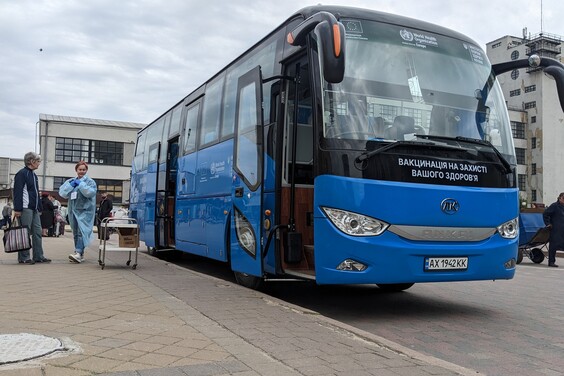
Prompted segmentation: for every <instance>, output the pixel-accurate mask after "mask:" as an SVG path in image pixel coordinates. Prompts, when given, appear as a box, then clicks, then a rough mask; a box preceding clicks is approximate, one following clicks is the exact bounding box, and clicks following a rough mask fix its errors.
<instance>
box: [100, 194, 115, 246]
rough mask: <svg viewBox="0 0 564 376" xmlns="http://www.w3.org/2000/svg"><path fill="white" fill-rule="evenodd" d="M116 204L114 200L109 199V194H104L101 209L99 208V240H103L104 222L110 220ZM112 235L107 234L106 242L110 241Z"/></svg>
mask: <svg viewBox="0 0 564 376" xmlns="http://www.w3.org/2000/svg"><path fill="white" fill-rule="evenodd" d="M113 208H114V204H113V203H112V200H111V199H110V198H109V197H108V193H106V192H102V201H100V207H99V208H98V218H97V220H98V239H102V231H103V229H102V226H101V224H102V220H103V219H104V218H108V217H110V216H111V215H112V209H113ZM109 237H110V234H106V240H108V239H109Z"/></svg>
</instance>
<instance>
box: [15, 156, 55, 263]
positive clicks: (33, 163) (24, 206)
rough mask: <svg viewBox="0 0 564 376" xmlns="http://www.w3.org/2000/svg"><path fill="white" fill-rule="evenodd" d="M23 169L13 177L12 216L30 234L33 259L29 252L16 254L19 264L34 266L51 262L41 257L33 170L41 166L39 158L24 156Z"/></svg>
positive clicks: (38, 215)
mask: <svg viewBox="0 0 564 376" xmlns="http://www.w3.org/2000/svg"><path fill="white" fill-rule="evenodd" d="M24 164H25V167H24V168H22V169H21V170H19V171H18V172H17V173H16V176H15V177H14V191H13V194H14V216H15V217H16V218H19V219H20V225H22V226H27V227H28V228H29V230H30V233H31V244H32V249H33V257H32V258H30V257H29V256H30V255H29V251H22V252H18V262H19V263H20V264H35V263H36V262H51V260H50V259H48V258H46V257H45V256H43V239H42V238H41V211H42V210H43V207H42V206H41V199H40V197H39V182H38V180H37V175H35V172H34V171H35V170H37V169H38V168H39V165H40V164H41V156H40V155H39V154H37V153H34V152H32V151H30V152H29V153H26V154H25V155H24Z"/></svg>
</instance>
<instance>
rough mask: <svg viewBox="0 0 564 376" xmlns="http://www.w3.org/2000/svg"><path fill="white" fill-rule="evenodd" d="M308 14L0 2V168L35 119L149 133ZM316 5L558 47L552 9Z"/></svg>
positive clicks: (562, 7)
mask: <svg viewBox="0 0 564 376" xmlns="http://www.w3.org/2000/svg"><path fill="white" fill-rule="evenodd" d="M317 3H319V1H318V2H306V1H303V0H302V1H297V0H276V1H253V0H208V1H202V0H161V1H159V0H119V1H118V0H0V157H10V158H22V157H23V155H24V154H25V153H26V152H27V151H30V150H35V142H34V139H35V132H36V131H35V129H36V123H37V121H38V120H39V114H40V113H45V114H51V115H64V116H78V117H85V118H96V119H105V120H118V121H131V122H138V123H149V122H151V121H152V120H154V119H155V118H156V117H157V116H159V115H160V114H161V113H163V112H164V111H165V110H166V109H168V108H170V107H171V106H172V105H173V104H174V103H176V102H178V101H179V100H180V99H182V98H183V97H184V96H186V95H187V94H188V93H190V92H191V91H192V90H193V89H195V88H196V87H197V86H199V85H200V84H201V83H203V82H204V81H205V80H206V79H207V78H209V77H210V76H211V75H213V74H214V73H216V72H217V71H218V70H219V69H221V68H222V67H223V66H225V65H226V64H227V63H229V62H230V61H231V60H233V59H234V58H236V57H237V56H238V55H239V54H240V53H241V52H243V51H244V50H246V49H247V48H249V47H250V46H251V45H253V44H254V43H255V42H257V41H258V40H259V39H260V38H262V37H263V36H265V35H266V34H267V33H268V32H270V31H271V30H272V29H274V28H275V27H276V26H278V25H279V24H280V23H281V22H283V21H284V20H286V19H287V18H288V17H289V16H290V15H291V14H292V13H293V12H295V11H297V10H299V9H301V8H303V7H305V6H308V5H314V4H317ZM322 3H323V4H346V5H350V6H356V7H363V8H370V9H374V10H380V11H385V12H390V13H395V14H401V15H405V16H409V17H414V18H420V19H422V20H425V21H429V22H432V23H436V24H439V25H441V26H445V27H448V28H451V29H455V30H457V31H460V32H462V33H463V34H466V35H468V36H469V37H471V38H473V39H474V40H475V41H476V42H477V43H478V44H479V45H480V46H481V47H482V48H484V49H485V44H486V43H487V42H490V41H492V40H494V39H497V38H499V37H502V36H504V35H514V36H521V35H522V30H523V28H524V27H527V28H528V31H529V33H532V34H536V33H538V32H540V31H541V25H542V30H543V31H544V32H545V33H550V34H556V35H560V36H564V22H562V20H563V16H564V2H563V1H562V0H544V1H540V0H473V1H448V0H395V1H391V0H381V1H380V0H365V1H361V0H347V1H339V2H337V1H323V2H322ZM541 3H542V18H541ZM541 19H542V24H541Z"/></svg>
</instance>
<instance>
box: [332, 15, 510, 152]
mask: <svg viewBox="0 0 564 376" xmlns="http://www.w3.org/2000/svg"><path fill="white" fill-rule="evenodd" d="M341 22H342V23H343V25H344V26H345V30H346V37H347V41H346V59H347V60H346V68H345V78H344V80H343V81H342V82H341V83H339V84H331V83H327V82H325V83H324V88H323V96H324V103H323V113H324V119H323V136H324V137H323V139H322V146H323V147H324V148H328V149H350V148H355V149H356V148H358V149H359V150H362V149H363V148H364V147H365V145H366V142H367V141H368V140H381V141H382V142H389V141H394V140H402V141H410V140H414V139H415V138H416V136H415V135H433V136H440V137H453V138H454V137H459V136H460V137H466V138H473V139H480V140H486V141H489V142H491V143H492V144H493V145H494V146H495V147H496V148H497V149H498V151H499V152H500V153H501V154H503V155H504V157H505V158H506V159H507V160H508V161H510V162H511V163H515V158H514V154H515V152H514V147H513V139H512V135H511V127H510V123H509V118H508V116H507V111H506V109H505V104H504V99H503V94H502V92H501V89H500V87H499V85H498V84H497V82H496V81H495V79H494V77H493V75H492V73H491V65H490V63H489V61H488V59H487V58H486V56H485V54H484V52H483V51H482V50H481V49H480V48H479V47H477V46H475V45H473V44H471V43H469V42H466V41H462V40H459V39H455V38H451V37H447V36H444V35H440V34H433V33H430V32H427V31H422V30H417V29H409V28H405V27H402V26H398V25H392V24H384V23H379V22H373V21H366V20H353V19H349V20H347V19H345V20H341Z"/></svg>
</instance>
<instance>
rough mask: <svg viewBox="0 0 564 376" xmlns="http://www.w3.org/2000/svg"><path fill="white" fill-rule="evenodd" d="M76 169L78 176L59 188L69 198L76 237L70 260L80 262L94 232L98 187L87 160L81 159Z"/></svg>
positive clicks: (69, 213) (70, 219)
mask: <svg viewBox="0 0 564 376" xmlns="http://www.w3.org/2000/svg"><path fill="white" fill-rule="evenodd" d="M74 170H75V171H76V175H77V176H76V178H71V179H68V180H67V181H65V182H64V183H63V184H62V185H61V187H60V188H59V195H60V196H61V197H62V198H65V199H68V218H69V224H70V226H71V229H72V236H73V238H74V253H71V254H70V255H69V260H70V261H71V262H75V263H77V264H78V263H81V262H82V261H84V249H85V248H86V247H87V246H88V244H90V241H91V240H92V235H93V233H94V231H93V227H94V217H95V215H96V191H97V187H96V182H95V181H94V180H93V179H91V178H90V177H89V176H88V175H86V173H87V172H88V165H87V164H86V162H84V161H79V162H78V163H77V164H76V165H75V166H74Z"/></svg>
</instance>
